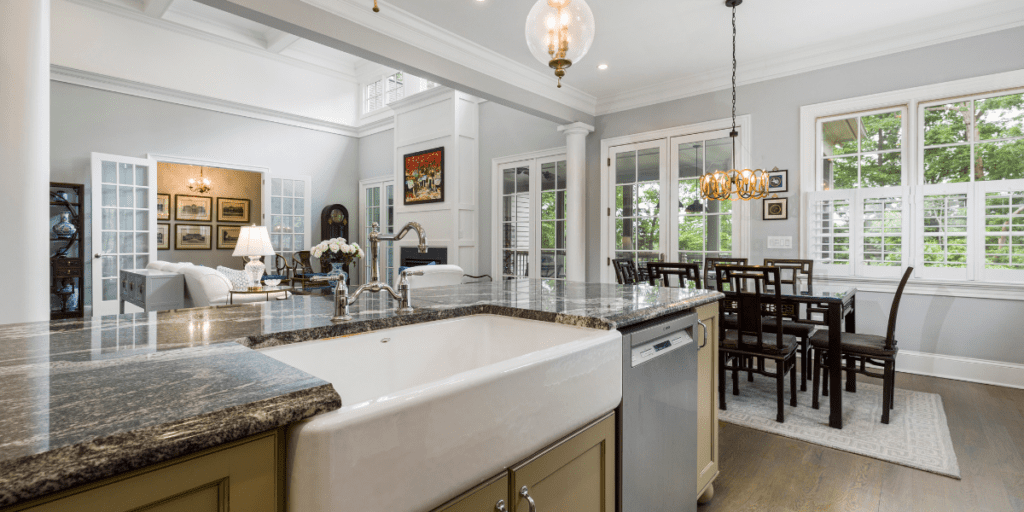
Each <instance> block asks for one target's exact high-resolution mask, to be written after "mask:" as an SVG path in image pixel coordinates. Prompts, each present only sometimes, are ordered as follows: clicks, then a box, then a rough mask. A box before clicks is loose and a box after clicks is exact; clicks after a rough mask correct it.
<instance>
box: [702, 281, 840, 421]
mask: <svg viewBox="0 0 1024 512" xmlns="http://www.w3.org/2000/svg"><path fill="white" fill-rule="evenodd" d="M706 277H708V278H710V279H708V280H707V281H705V283H706V285H707V286H706V287H707V288H709V289H716V287H715V280H714V278H713V277H712V276H711V275H708V276H706ZM764 294H765V296H766V297H768V296H770V297H774V296H775V290H774V289H773V288H771V287H768V288H767V289H766V290H765V292H764ZM782 300H783V301H787V302H792V303H798V304H806V306H805V307H807V308H810V311H811V312H812V313H815V314H814V315H811V317H812V318H810V319H808V318H807V316H808V315H806V314H805V315H803V316H802V318H803V319H802V320H800V321H801V322H806V323H810V324H816V325H822V326H827V327H828V367H829V373H828V389H829V391H830V392H829V395H828V399H829V416H828V424H829V426H830V427H832V428H838V429H841V428H843V393H842V391H840V390H841V389H842V388H841V387H840V386H841V385H842V377H843V369H842V361H843V358H842V350H841V347H842V341H841V340H842V338H841V337H840V332H842V331H841V329H845V330H846V332H857V316H856V312H855V307H856V302H857V288H854V287H852V286H841V285H821V284H815V285H813V286H807V283H806V282H804V281H801V282H800V283H798V284H797V285H796V286H794V285H789V284H784V285H782ZM817 315H820V316H822V317H823V318H814V317H815V316H817ZM854 375H855V374H853V373H851V374H850V376H849V377H848V378H847V380H846V390H847V391H849V392H851V393H852V392H856V391H857V380H856V378H855V377H854Z"/></svg>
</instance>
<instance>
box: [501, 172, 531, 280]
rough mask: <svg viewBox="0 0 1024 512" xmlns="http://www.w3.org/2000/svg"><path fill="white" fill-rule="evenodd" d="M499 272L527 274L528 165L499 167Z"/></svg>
mask: <svg viewBox="0 0 1024 512" xmlns="http://www.w3.org/2000/svg"><path fill="white" fill-rule="evenodd" d="M501 204H502V230H501V250H502V260H501V261H502V263H501V275H502V277H503V278H504V279H516V278H519V277H527V276H528V275H529V269H530V167H529V165H523V166H518V167H510V168H506V169H503V170H502V185H501Z"/></svg>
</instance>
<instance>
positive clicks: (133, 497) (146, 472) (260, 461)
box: [4, 429, 285, 512]
mask: <svg viewBox="0 0 1024 512" xmlns="http://www.w3.org/2000/svg"><path fill="white" fill-rule="evenodd" d="M284 435H285V433H284V430H283V429H278V430H274V431H270V432H266V433H263V434H258V435H255V436H251V437H248V438H246V439H242V440H239V441H236V442H233V443H228V444H226V445H223V446H218V447H216V448H212V449H209V450H205V451H202V452H198V453H195V454H192V455H187V456H184V457H179V458H177V459H172V460H169V461H167V462H163V463H160V464H155V465H153V466H149V467H145V468H142V469H139V470H136V471H132V472H129V473H126V474H124V475H118V476H116V477H111V478H108V479H106V480H101V481H99V482H95V483H92V484H86V485H82V486H79V487H76V488H73V489H69V490H67V491H62V492H59V493H56V494H54V495H51V496H47V497H44V498H41V499H39V500H36V501H33V502H28V503H25V504H22V505H17V506H15V507H12V508H10V509H4V512H13V511H18V512H58V511H60V512H67V511H69V510H74V511H76V512H92V511H104V512H122V511H123V512H129V511H137V512H142V511H145V512H229V511H237V512H282V511H283V510H284V444H283V439H284Z"/></svg>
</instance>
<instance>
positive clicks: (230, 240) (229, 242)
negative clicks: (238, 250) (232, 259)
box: [217, 225, 242, 249]
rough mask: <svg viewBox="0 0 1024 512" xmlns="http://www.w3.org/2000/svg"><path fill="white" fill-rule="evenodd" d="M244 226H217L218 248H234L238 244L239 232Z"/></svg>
mask: <svg viewBox="0 0 1024 512" xmlns="http://www.w3.org/2000/svg"><path fill="white" fill-rule="evenodd" d="M241 231H242V226H221V225H218V226H217V248H218V249H234V248H235V246H236V245H238V234H239V233H240V232H241Z"/></svg>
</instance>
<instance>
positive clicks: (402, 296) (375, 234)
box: [346, 222, 427, 313]
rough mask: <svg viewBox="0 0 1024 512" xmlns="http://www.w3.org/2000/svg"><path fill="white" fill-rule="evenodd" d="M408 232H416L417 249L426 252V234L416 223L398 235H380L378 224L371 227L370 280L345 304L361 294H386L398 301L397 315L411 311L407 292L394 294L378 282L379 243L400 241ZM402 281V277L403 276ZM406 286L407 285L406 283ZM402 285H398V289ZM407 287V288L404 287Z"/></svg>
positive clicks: (393, 291)
mask: <svg viewBox="0 0 1024 512" xmlns="http://www.w3.org/2000/svg"><path fill="white" fill-rule="evenodd" d="M410 231H416V235H417V236H418V237H419V244H417V249H418V250H419V252H420V253H421V254H422V253H426V252H427V232H426V230H425V229H423V226H421V225H420V223H418V222H410V223H408V224H406V225H405V226H403V227H402V229H401V230H399V232H398V233H386V234H385V233H381V232H380V224H377V223H376V222H374V223H373V227H372V229H371V230H370V237H369V239H368V244H367V245H368V246H369V247H368V249H369V252H370V279H369V281H367V282H366V283H364V284H363V285H362V286H360V287H359V288H357V289H356V291H355V292H354V293H352V294H351V295H349V296H348V297H346V302H347V303H348V304H352V303H354V302H355V301H356V299H358V298H359V296H360V295H362V294H363V292H375V293H376V292H387V293H388V294H389V295H391V297H392V298H394V299H395V300H397V301H399V303H400V305H401V308H400V309H399V313H408V312H410V311H412V306H411V305H410V304H409V298H408V290H406V291H402V292H401V293H399V292H396V291H395V290H394V288H392V287H391V286H390V285H389V284H388V283H383V282H381V281H380V259H379V256H380V243H381V242H393V241H397V240H401V239H402V238H404V237H405V235H407V234H409V232H410ZM403 279H404V276H403ZM406 285H407V283H406ZM401 287H402V285H401V284H399V288H401ZM406 287H407V286H406Z"/></svg>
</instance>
